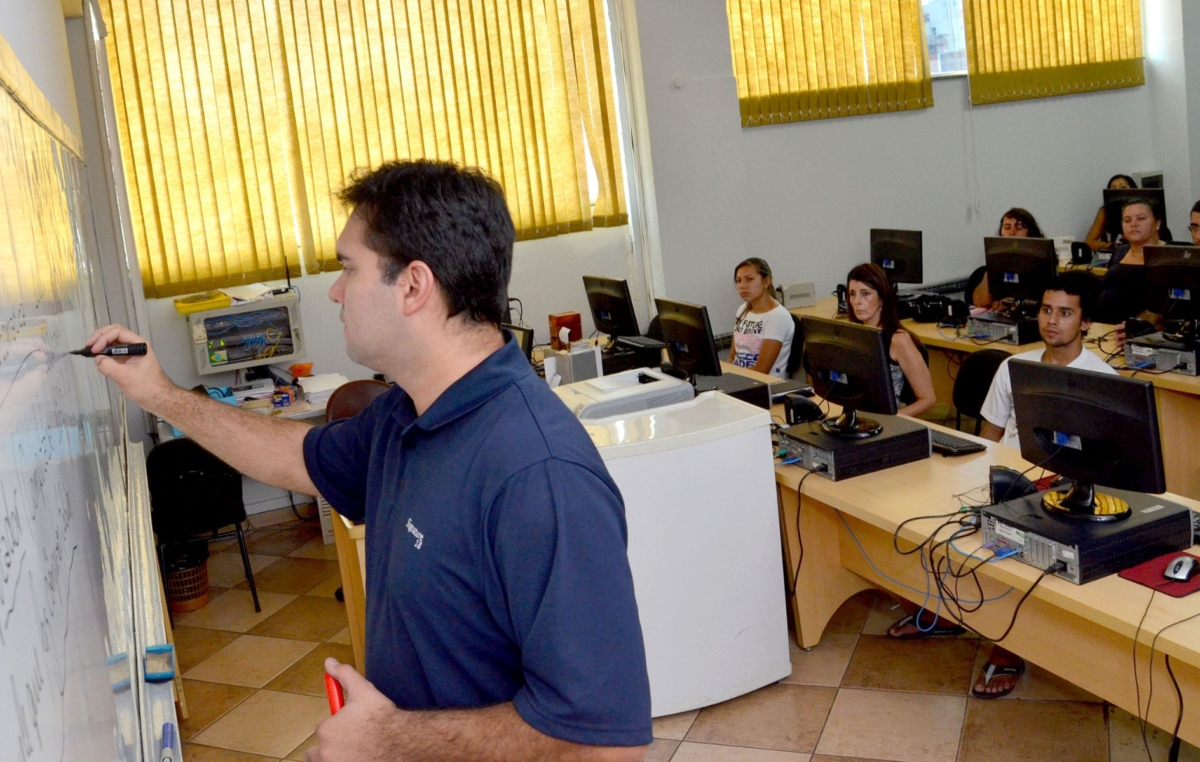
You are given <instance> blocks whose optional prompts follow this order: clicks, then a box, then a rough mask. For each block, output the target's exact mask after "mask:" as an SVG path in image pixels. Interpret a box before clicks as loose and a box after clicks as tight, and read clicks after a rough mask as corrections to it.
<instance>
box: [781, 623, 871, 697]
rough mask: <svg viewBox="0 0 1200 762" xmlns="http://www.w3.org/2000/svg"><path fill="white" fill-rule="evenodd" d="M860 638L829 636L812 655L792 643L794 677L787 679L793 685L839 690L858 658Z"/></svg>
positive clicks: (790, 648)
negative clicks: (855, 658)
mask: <svg viewBox="0 0 1200 762" xmlns="http://www.w3.org/2000/svg"><path fill="white" fill-rule="evenodd" d="M858 638H859V636H858V635H839V634H837V633H829V632H826V633H825V634H824V635H823V636H821V642H820V643H818V644H817V645H816V646H814V647H813V649H812V650H811V651H805V650H804V649H803V648H801V647H800V646H798V645H796V641H794V640H792V641H788V648H789V650H790V651H791V657H792V674H790V675H788V676H787V677H785V678H783V681H782V682H784V683H787V684H789V685H826V686H829V687H830V688H836V687H838V686H839V685H841V684H842V675H844V674H845V672H846V666H847V665H848V664H849V663H850V657H851V656H853V655H854V646H855V644H857V643H858Z"/></svg>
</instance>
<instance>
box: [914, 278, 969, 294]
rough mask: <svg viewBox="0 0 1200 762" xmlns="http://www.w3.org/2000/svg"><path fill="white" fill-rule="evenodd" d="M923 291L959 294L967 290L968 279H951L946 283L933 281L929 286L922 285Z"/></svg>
mask: <svg viewBox="0 0 1200 762" xmlns="http://www.w3.org/2000/svg"><path fill="white" fill-rule="evenodd" d="M919 290H921V291H924V292H926V293H929V294H957V293H962V292H964V291H966V290H967V279H966V278H963V279H962V280H949V281H946V282H945V283H931V284H930V285H928V286H921V287H920V289H919Z"/></svg>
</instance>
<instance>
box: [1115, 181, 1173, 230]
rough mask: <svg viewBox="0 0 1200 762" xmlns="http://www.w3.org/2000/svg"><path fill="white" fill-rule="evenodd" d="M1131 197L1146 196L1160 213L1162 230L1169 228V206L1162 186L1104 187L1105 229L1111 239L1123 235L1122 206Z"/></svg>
mask: <svg viewBox="0 0 1200 762" xmlns="http://www.w3.org/2000/svg"><path fill="white" fill-rule="evenodd" d="M1131 198H1144V199H1146V200H1148V201H1149V202H1150V206H1151V207H1152V208H1153V209H1154V211H1155V213H1156V214H1157V215H1158V220H1159V222H1161V223H1162V228H1161V230H1160V232H1162V231H1165V230H1166V229H1167V206H1166V202H1165V201H1164V196H1163V189H1162V188H1105V189H1104V230H1105V231H1106V232H1107V233H1108V238H1109V240H1110V241H1115V240H1117V237H1118V236H1120V235H1122V232H1123V231H1122V228H1121V207H1122V206H1124V205H1125V202H1126V201H1128V200H1129V199H1131Z"/></svg>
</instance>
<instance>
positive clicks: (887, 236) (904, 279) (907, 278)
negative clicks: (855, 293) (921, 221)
mask: <svg viewBox="0 0 1200 762" xmlns="http://www.w3.org/2000/svg"><path fill="white" fill-rule="evenodd" d="M871 261H872V262H873V263H875V264H877V265H879V266H880V267H881V268H883V271H884V272H885V273H887V275H888V278H890V279H891V281H892V282H893V283H921V282H923V281H924V268H923V265H922V261H921V231H920V230H879V229H876V228H872V229H871Z"/></svg>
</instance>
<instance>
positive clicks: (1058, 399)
mask: <svg viewBox="0 0 1200 762" xmlns="http://www.w3.org/2000/svg"><path fill="white" fill-rule="evenodd" d="M1084 351H1087V350H1084ZM1008 368H1009V374H1010V377H1011V379H1012V392H1013V409H1014V410H1015V411H1016V415H1017V436H1018V437H1019V438H1020V441H1021V457H1023V458H1025V460H1028V461H1029V462H1030V463H1036V464H1038V465H1039V466H1041V467H1043V468H1045V469H1046V470H1048V471H1054V472H1056V473H1058V474H1060V475H1062V476H1065V477H1067V478H1068V479H1070V480H1072V481H1073V482H1074V484H1073V485H1072V486H1071V487H1069V488H1067V489H1065V490H1052V491H1050V492H1048V493H1046V495H1044V496H1043V499H1042V505H1043V507H1045V508H1046V510H1047V511H1049V512H1050V513H1051V514H1053V515H1059V516H1063V517H1067V518H1077V519H1085V520H1090V521H1116V520H1119V519H1122V518H1126V517H1127V516H1128V515H1129V506H1128V505H1123V503H1124V501H1122V500H1120V499H1119V498H1117V497H1115V496H1113V495H1105V494H1103V493H1100V492H1098V491H1097V490H1096V486H1095V485H1103V486H1106V487H1113V488H1115V489H1124V490H1130V491H1133V492H1151V493H1155V494H1158V493H1161V492H1165V491H1166V489H1167V480H1166V474H1165V473H1164V470H1163V459H1162V444H1161V442H1160V440H1159V435H1158V409H1157V408H1156V407H1155V404H1154V384H1152V383H1150V382H1149V381H1146V380H1144V379H1138V378H1125V377H1123V376H1118V375H1116V374H1113V373H1097V372H1095V371H1090V370H1080V369H1078V368H1067V367H1063V366H1059V365H1051V364H1049V363H1041V362H1029V361H1027V360H1011V361H1009V363H1008Z"/></svg>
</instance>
